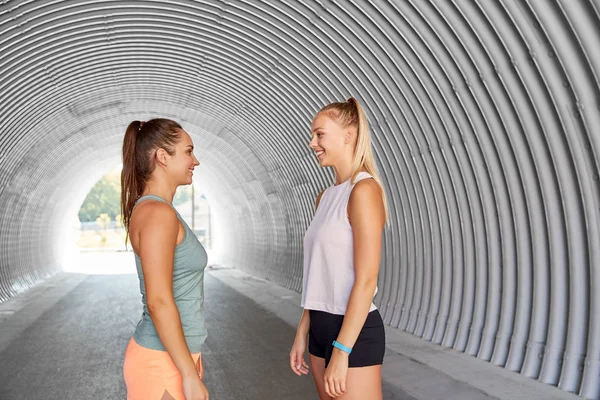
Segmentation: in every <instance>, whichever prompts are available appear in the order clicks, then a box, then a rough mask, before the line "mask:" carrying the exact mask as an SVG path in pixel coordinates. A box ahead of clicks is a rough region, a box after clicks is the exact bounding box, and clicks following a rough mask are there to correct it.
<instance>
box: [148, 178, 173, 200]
mask: <svg viewBox="0 0 600 400" xmlns="http://www.w3.org/2000/svg"><path fill="white" fill-rule="evenodd" d="M176 191H177V188H176V187H175V188H172V187H170V186H169V185H168V184H166V182H157V181H153V180H150V181H149V182H148V183H147V184H146V188H145V189H144V192H143V193H142V196H146V195H149V194H153V195H155V196H158V197H162V198H163V199H165V200H166V201H168V202H169V203H172V202H173V197H175V192H176Z"/></svg>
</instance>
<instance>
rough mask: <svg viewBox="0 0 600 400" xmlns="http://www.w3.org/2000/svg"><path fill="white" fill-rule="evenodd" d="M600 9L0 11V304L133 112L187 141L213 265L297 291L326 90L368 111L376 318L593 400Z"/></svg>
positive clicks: (555, 3)
mask: <svg viewBox="0 0 600 400" xmlns="http://www.w3.org/2000/svg"><path fill="white" fill-rule="evenodd" d="M599 27H600V4H599V3H598V2H597V1H592V0H580V1H570V0H569V1H567V0H552V1H546V0H498V1H494V2H488V1H483V0H473V1H457V0H449V1H441V0H430V1H416V0H394V1H375V0H371V1H368V0H364V1H353V2H342V1H336V0H315V1H308V0H301V1H291V0H283V1H275V0H261V1H253V2H249V1H242V0H228V1H217V0H211V1H208V0H206V1H200V0H143V1H136V2H133V1H108V0H106V1H95V2H78V1H70V0H69V1H55V2H39V1H28V0H7V1H3V2H1V4H0V115H1V118H0V226H1V230H0V249H1V252H0V302H1V301H5V300H7V299H9V298H11V297H13V296H15V295H17V294H18V293H20V292H22V291H24V290H26V289H28V288H30V287H32V286H34V285H35V284H37V283H39V282H41V281H43V280H44V279H46V278H48V277H49V276H51V275H52V274H54V273H56V272H57V271H59V270H60V269H61V268H62V265H63V263H64V258H65V253H66V252H67V250H68V246H66V243H67V242H68V237H67V236H68V235H67V233H68V225H69V223H70V222H71V221H70V220H69V218H68V216H70V215H73V214H75V213H76V210H77V208H78V207H79V206H80V205H81V203H82V201H83V199H84V198H85V195H86V194H87V192H88V191H89V189H90V188H91V187H92V185H93V184H94V182H95V181H96V180H97V179H98V178H100V176H101V175H102V173H103V172H104V171H105V170H106V169H108V168H109V167H111V166H113V165H115V164H118V163H119V162H120V157H121V155H120V154H121V153H120V152H121V143H122V138H123V134H124V131H125V127H126V126H127V124H128V123H129V122H130V121H132V120H136V119H137V120H147V119H150V118H153V117H166V118H171V119H174V120H176V121H178V122H180V123H181V124H182V126H183V127H184V129H185V130H186V131H187V132H188V133H190V135H191V136H192V139H193V141H194V143H195V145H196V148H197V151H196V155H197V157H198V158H199V159H200V161H201V163H202V165H201V167H200V175H201V177H200V180H201V182H202V184H203V185H204V187H205V188H206V193H207V195H208V196H209V197H210V198H211V199H213V200H214V201H213V202H212V204H213V205H214V213H215V216H216V218H217V219H216V221H215V224H214V225H215V230H216V235H217V237H216V238H215V244H216V253H217V254H219V260H218V262H219V263H223V264H226V265H230V266H233V267H235V268H239V269H241V270H243V271H245V272H248V273H250V274H252V275H254V276H257V277H260V278H263V279H268V280H270V281H272V282H274V283H277V284H278V285H281V286H284V287H286V288H289V289H293V290H296V291H299V290H300V289H301V282H302V238H303V235H304V231H305V230H306V227H307V226H308V224H309V222H310V219H311V217H312V213H313V209H314V200H315V197H316V195H317V194H318V193H319V192H320V191H321V190H323V189H324V188H326V187H327V186H329V185H331V184H332V182H333V180H332V178H333V174H332V171H330V170H327V169H320V168H319V167H318V164H317V161H316V158H315V156H314V154H313V153H312V151H311V149H310V148H309V147H308V142H309V140H310V122H311V119H312V117H313V116H314V114H315V113H316V112H317V111H318V110H319V109H320V108H321V107H322V106H324V105H325V104H327V103H329V102H332V101H343V100H345V99H346V98H348V97H351V96H354V97H356V98H358V99H359V100H360V101H361V103H362V104H363V106H364V107H365V109H366V112H367V115H368V119H369V125H370V129H371V132H372V135H373V146H374V152H375V155H376V160H377V163H378V167H379V170H380V173H381V175H382V179H383V183H384V187H385V190H386V193H387V196H388V201H389V211H390V224H389V226H388V227H387V228H386V230H385V233H384V245H383V253H382V262H381V268H380V275H379V290H378V293H377V296H376V298H375V303H376V305H377V306H378V308H379V309H380V311H381V313H382V315H383V317H384V321H385V323H386V324H388V325H391V326H393V327H397V328H399V329H402V330H405V331H407V332H409V333H412V334H414V335H415V336H417V337H420V338H422V339H423V340H426V341H431V342H434V343H436V344H439V345H441V346H445V347H448V348H454V349H456V350H458V351H461V352H465V353H467V354H470V355H472V356H474V357H477V358H479V359H481V360H483V361H489V362H491V363H493V364H495V365H498V366H501V367H504V368H506V369H509V370H511V371H515V372H516V373H521V374H523V375H525V376H528V377H531V378H533V379H537V380H540V381H542V382H544V383H547V384H550V385H556V386H558V387H559V388H560V389H562V390H565V391H568V392H574V393H578V394H580V395H581V396H583V397H586V398H594V399H597V398H600V379H599V376H600V336H599V335H598V334H597V332H599V331H600V290H599V289H600V270H599V269H598V265H600V250H599V246H598V243H599V239H600V235H599V216H600V201H599V200H600V186H599V184H600V168H599V162H600V160H599V154H600V134H599V133H598V131H597V127H598V126H600V86H599V83H598V74H599V72H600V52H598V51H597V49H598V43H600V42H599V38H600V28H599Z"/></svg>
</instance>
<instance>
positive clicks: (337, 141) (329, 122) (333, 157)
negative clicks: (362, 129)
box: [310, 113, 347, 167]
mask: <svg viewBox="0 0 600 400" xmlns="http://www.w3.org/2000/svg"><path fill="white" fill-rule="evenodd" d="M311 131H312V140H311V141H310V148H311V149H313V150H314V152H315V154H316V156H317V158H318V159H319V164H320V165H321V166H322V167H329V166H332V165H334V164H335V163H336V162H337V161H339V160H340V159H341V158H342V156H344V151H345V147H346V144H347V143H346V140H347V138H346V136H347V135H346V133H345V129H343V127H342V126H340V124H338V123H337V122H336V121H335V120H333V119H332V118H331V117H329V115H327V114H325V113H319V114H317V116H316V117H315V119H314V120H313V122H312V125H311Z"/></svg>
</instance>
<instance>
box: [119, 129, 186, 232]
mask: <svg viewBox="0 0 600 400" xmlns="http://www.w3.org/2000/svg"><path fill="white" fill-rule="evenodd" d="M181 130H182V128H181V125H179V124H178V123H177V122H175V121H171V120H169V119H164V118H156V119H151V120H149V121H146V122H142V121H133V122H131V123H130V124H129V126H128V127H127V130H126V131H125V137H124V138H123V171H122V172H121V215H122V219H123V226H124V227H125V230H126V232H127V236H129V223H130V221H131V213H132V212H133V207H134V206H135V202H136V201H137V200H138V199H139V198H140V196H141V195H142V193H143V192H144V189H145V188H146V182H147V181H148V179H149V178H150V175H151V174H152V171H154V167H155V158H154V154H155V152H156V150H157V149H159V148H162V149H165V150H166V151H167V152H168V153H169V154H171V155H173V154H175V149H174V147H175V144H176V143H177V141H178V140H179V137H180V132H181Z"/></svg>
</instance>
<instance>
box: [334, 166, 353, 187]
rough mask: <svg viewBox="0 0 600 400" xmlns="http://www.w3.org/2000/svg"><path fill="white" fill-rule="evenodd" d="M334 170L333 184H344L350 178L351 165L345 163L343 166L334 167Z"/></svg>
mask: <svg viewBox="0 0 600 400" xmlns="http://www.w3.org/2000/svg"><path fill="white" fill-rule="evenodd" d="M333 169H334V170H335V184H336V185H339V184H341V183H344V182H346V181H347V180H348V179H350V178H351V177H352V164H351V163H345V164H343V165H334V167H333Z"/></svg>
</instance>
